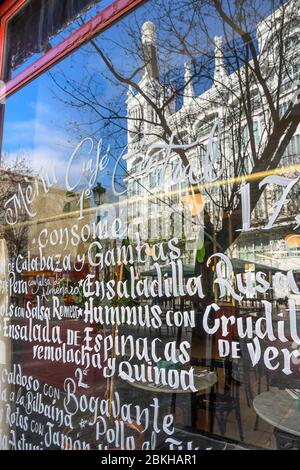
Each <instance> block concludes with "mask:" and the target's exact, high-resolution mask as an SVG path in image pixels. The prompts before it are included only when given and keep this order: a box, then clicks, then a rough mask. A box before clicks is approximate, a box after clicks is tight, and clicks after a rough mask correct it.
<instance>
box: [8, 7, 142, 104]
mask: <svg viewBox="0 0 300 470" xmlns="http://www.w3.org/2000/svg"><path fill="white" fill-rule="evenodd" d="M27 1H28V0H6V1H4V3H3V4H2V5H0V72H1V73H0V78H1V80H3V69H4V60H5V52H6V32H7V25H8V22H9V20H10V19H11V18H12V17H13V15H14V14H15V13H17V12H18V11H20V9H21V8H22V7H23V6H24V5H25V3H26V2H27ZM146 1H147V0H114V1H113V0H112V3H111V4H110V5H109V6H108V7H106V8H104V9H103V10H102V11H101V12H100V13H98V14H97V15H96V16H94V17H93V18H92V19H91V20H89V21H88V22H87V23H85V24H84V25H83V26H81V27H80V28H79V29H77V30H76V31H75V32H74V33H72V34H71V35H70V36H68V37H67V38H66V39H64V40H63V41H62V42H60V43H59V44H58V45H57V46H55V47H53V48H52V49H50V50H49V51H47V52H46V53H45V54H43V55H42V57H40V58H39V59H37V60H36V61H35V62H33V63H32V64H30V65H28V67H26V68H25V69H24V70H22V71H20V72H19V73H18V74H17V75H16V76H15V77H13V78H12V79H11V80H9V81H8V82H6V83H5V84H4V87H3V88H2V90H1V92H0V100H1V101H2V100H5V98H7V97H8V96H10V95H11V94H13V93H15V92H16V91H17V90H18V89H20V88H21V87H23V86H24V85H26V84H27V83H29V82H30V81H31V80H33V79H34V78H36V77H38V76H39V75H41V74H42V73H43V72H45V71H46V70H47V69H49V68H50V67H52V65H54V64H56V63H57V62H59V61H60V60H62V59H63V58H64V57H66V56H67V55H69V54H70V53H72V52H73V51H74V50H76V49H77V48H79V47H80V46H81V45H82V44H84V43H86V42H88V41H89V40H90V39H92V38H93V37H94V36H96V35H97V34H98V33H100V32H101V31H103V30H104V29H106V28H108V27H109V26H111V25H112V24H113V23H115V22H116V21H118V20H120V19H121V18H122V17H124V16H125V15H126V14H128V13H131V12H132V11H133V10H134V9H135V8H137V7H138V6H140V5H142V4H143V3H146ZM2 83H3V81H2Z"/></svg>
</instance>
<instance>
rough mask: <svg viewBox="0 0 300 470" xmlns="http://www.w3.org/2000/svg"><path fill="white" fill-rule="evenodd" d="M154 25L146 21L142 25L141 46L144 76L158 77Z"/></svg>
mask: <svg viewBox="0 0 300 470" xmlns="http://www.w3.org/2000/svg"><path fill="white" fill-rule="evenodd" d="M156 39H157V38H156V30H155V25H154V24H153V23H152V22H151V21H146V22H145V23H144V24H143V26H142V46H143V55H144V62H145V70H144V76H148V77H149V78H154V79H158V63H157V42H156Z"/></svg>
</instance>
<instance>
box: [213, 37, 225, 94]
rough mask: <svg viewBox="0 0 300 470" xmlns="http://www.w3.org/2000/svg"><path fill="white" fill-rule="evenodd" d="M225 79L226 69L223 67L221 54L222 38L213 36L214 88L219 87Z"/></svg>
mask: <svg viewBox="0 0 300 470" xmlns="http://www.w3.org/2000/svg"><path fill="white" fill-rule="evenodd" d="M225 77H226V69H225V65H224V57H223V52H222V37H221V36H215V73H214V82H215V86H218V85H221V83H222V82H223V80H224V78H225Z"/></svg>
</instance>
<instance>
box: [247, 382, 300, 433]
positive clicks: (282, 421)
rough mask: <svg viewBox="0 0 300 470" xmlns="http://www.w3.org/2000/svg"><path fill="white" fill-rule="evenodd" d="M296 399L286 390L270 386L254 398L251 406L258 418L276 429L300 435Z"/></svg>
mask: <svg viewBox="0 0 300 470" xmlns="http://www.w3.org/2000/svg"><path fill="white" fill-rule="evenodd" d="M297 406H298V400H296V399H295V398H293V397H291V396H290V395H289V393H288V392H287V391H286V390H279V389H278V388H275V387H274V388H271V389H270V390H269V391H268V392H263V393H261V394H260V395H258V396H257V397H255V398H254V401H253V407H254V410H255V411H256V413H257V414H258V416H259V417H260V418H262V419H263V420H264V421H266V422H267V423H269V424H271V425H272V426H274V427H275V428H277V429H280V430H281V431H284V432H286V433H289V434H293V435H294V436H300V410H298V409H297Z"/></svg>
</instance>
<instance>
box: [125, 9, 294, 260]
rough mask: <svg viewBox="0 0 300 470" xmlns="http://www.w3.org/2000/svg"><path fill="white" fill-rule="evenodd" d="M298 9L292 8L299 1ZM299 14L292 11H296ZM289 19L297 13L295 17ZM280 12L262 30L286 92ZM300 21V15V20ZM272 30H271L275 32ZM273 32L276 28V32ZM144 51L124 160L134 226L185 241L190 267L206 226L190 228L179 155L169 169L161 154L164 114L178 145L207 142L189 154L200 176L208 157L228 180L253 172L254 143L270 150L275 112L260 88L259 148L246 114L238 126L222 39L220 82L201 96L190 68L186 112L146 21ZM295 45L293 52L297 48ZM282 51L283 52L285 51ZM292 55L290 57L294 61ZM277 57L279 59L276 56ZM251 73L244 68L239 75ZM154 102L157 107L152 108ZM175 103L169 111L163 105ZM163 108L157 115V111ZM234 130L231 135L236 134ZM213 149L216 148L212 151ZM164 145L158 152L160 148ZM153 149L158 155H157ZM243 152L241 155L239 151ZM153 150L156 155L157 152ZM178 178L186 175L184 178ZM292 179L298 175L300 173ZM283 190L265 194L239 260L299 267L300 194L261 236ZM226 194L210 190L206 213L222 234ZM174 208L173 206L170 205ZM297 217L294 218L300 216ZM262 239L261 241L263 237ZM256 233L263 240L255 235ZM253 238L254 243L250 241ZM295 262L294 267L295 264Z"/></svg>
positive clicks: (266, 56)
mask: <svg viewBox="0 0 300 470" xmlns="http://www.w3.org/2000/svg"><path fill="white" fill-rule="evenodd" d="M291 5H292V3H291ZM291 8H292V6H291ZM289 14H291V15H292V14H293V15H294V12H292V13H291V12H290V13H289V11H287V18H288V15H289ZM277 16H279V11H278V12H276V13H275V15H274V17H270V18H267V19H266V20H264V21H262V22H261V23H260V24H259V25H258V28H257V39H258V47H259V52H260V56H259V60H260V61H261V64H266V67H269V68H270V70H272V71H273V73H272V74H271V73H270V77H269V78H268V80H269V83H268V86H269V88H270V89H271V90H272V89H273V90H274V92H275V91H276V89H277V87H278V80H277V77H276V73H274V71H275V72H276V67H277V65H276V57H278V55H276V54H275V52H276V47H277V45H276V34H275V33H276V30H277V29H276V24H277V20H278V18H277ZM293 18H294V16H293ZM270 25H271V26H270ZM272 28H273V29H272ZM298 29H299V25H298V23H294V19H291V20H290V21H288V20H286V27H285V34H286V47H287V52H286V55H285V59H286V60H288V61H289V62H288V67H287V65H286V73H285V75H284V79H283V84H282V86H281V96H280V112H281V113H284V112H285V111H286V109H287V107H288V105H289V102H290V100H291V97H292V95H293V93H294V92H295V90H296V79H297V78H298V77H299V76H300V66H299V65H298V63H297V62H296V59H295V58H296V54H295V51H296V50H297V48H299V33H298ZM141 33H142V47H143V52H144V59H145V67H144V71H143V74H142V77H141V80H140V82H139V87H140V88H141V90H142V93H136V92H134V91H133V89H132V88H130V89H129V91H128V98H127V110H128V111H127V118H128V152H127V154H126V155H125V156H124V158H125V160H126V162H127V170H128V176H127V178H126V180H127V184H128V193H129V197H130V200H131V201H132V203H131V209H130V221H131V224H132V227H133V230H134V231H139V232H141V233H143V231H144V232H145V237H147V238H148V240H151V239H161V240H164V239H167V238H170V237H172V236H177V237H178V238H179V239H180V238H181V239H183V240H184V242H183V244H182V247H183V248H184V249H185V252H186V253H185V261H186V262H188V263H191V262H192V261H193V249H194V248H195V240H196V238H197V237H198V235H199V230H201V229H199V225H195V224H192V223H191V224H188V229H187V230H186V229H185V224H186V223H187V221H188V220H189V219H191V218H192V217H191V206H190V205H189V204H188V205H187V204H186V200H185V199H184V197H183V196H184V195H186V190H187V186H188V185H187V182H186V181H181V182H180V181H178V178H177V177H176V175H175V176H174V173H176V172H177V162H178V160H180V159H179V156H178V155H177V154H176V153H175V152H172V154H171V156H170V158H168V159H167V163H166V151H165V150H164V149H162V148H159V145H160V143H161V142H162V139H161V138H160V136H162V133H163V132H164V126H163V124H162V123H161V120H160V117H159V115H158V112H160V110H161V109H164V111H163V113H164V118H165V119H166V121H167V123H168V126H169V127H170V128H171V129H172V131H173V132H174V133H175V135H176V137H177V139H178V142H179V143H181V144H182V145H184V144H190V143H192V142H195V141H196V140H197V139H199V142H200V145H198V146H195V147H193V148H191V149H189V150H186V151H185V153H186V155H187V156H188V160H189V161H190V162H194V168H196V170H195V172H196V174H197V175H202V174H203V171H204V169H203V161H204V155H208V154H209V158H210V159H211V160H212V161H213V162H214V167H213V168H211V169H210V171H211V173H212V174H211V176H212V177H213V176H216V175H218V172H219V170H220V169H222V177H223V178H224V179H226V178H230V177H232V176H239V174H245V173H246V174H247V173H250V172H251V170H252V165H253V164H252V156H251V155H252V154H251V144H252V145H254V146H255V148H256V150H257V151H259V149H261V148H262V147H263V145H264V142H265V135H266V129H267V125H268V124H267V113H266V107H265V104H264V95H263V93H262V92H261V91H260V89H259V86H256V85H255V84H252V85H251V86H250V87H249V88H250V89H249V95H250V99H251V106H252V119H253V122H252V125H253V135H254V141H255V142H254V143H253V142H250V140H249V134H248V132H247V125H246V123H247V122H246V116H243V115H242V116H241V118H240V122H239V123H238V124H235V123H234V119H235V116H236V115H237V112H238V111H239V110H240V109H241V108H240V96H239V81H238V73H237V72H232V73H230V74H229V73H228V72H227V70H228V64H227V63H226V60H225V56H224V53H223V51H222V39H221V38H220V37H216V38H215V55H214V77H213V83H212V86H211V87H210V88H209V89H208V90H206V91H205V92H203V93H202V94H200V95H199V96H197V94H196V90H195V89H196V86H195V84H194V80H193V71H192V65H190V64H185V65H184V69H185V70H184V72H183V70H182V75H184V80H185V87H184V92H183V96H182V100H181V103H180V106H178V103H176V104H175V102H174V100H171V99H170V100H169V96H170V95H169V90H168V88H167V87H166V86H163V85H162V84H161V83H160V81H159V70H158V60H157V56H158V53H159V51H157V38H156V31H155V26H154V25H153V23H151V22H146V23H144V25H143V27H142V31H141ZM291 45H292V47H291ZM277 52H278V51H277ZM290 54H291V56H290V58H289V55H290ZM273 57H274V58H273ZM239 73H240V74H243V73H244V70H243V68H241V69H240V70H239ZM147 97H149V98H150V99H151V101H152V102H154V106H153V105H152V104H150V103H149V100H147ZM166 101H169V104H168V106H166V107H165V108H163V106H162V105H163V103H164V102H166ZM155 105H156V106H157V109H156V107H155ZM217 121H218V122H219V123H221V124H222V130H221V132H220V133H219V135H218V128H217V126H216V127H215V133H213V134H212V132H211V131H212V128H213V127H214V124H215V123H216V122H217ZM229 129H230V131H229ZM208 143H209V149H208ZM155 145H156V148H155ZM151 148H152V150H151ZM236 148H238V150H234V149H236ZM149 149H150V150H149ZM233 152H239V153H242V154H243V159H244V166H246V168H244V169H243V171H244V173H239V172H236V170H234V169H233V166H234V165H233V164H232V161H230V159H231V160H232V157H231V155H233ZM299 156H300V133H299V129H298V130H297V131H296V133H295V134H294V136H293V137H292V139H291V141H290V143H289V145H288V148H287V150H286V152H285V154H284V156H283V157H282V160H281V163H280V166H290V165H294V164H297V163H299ZM177 174H178V173H177ZM287 176H290V177H292V176H293V174H291V173H290V174H289V175H287ZM281 191H282V190H281V189H280V188H278V190H277V189H276V188H272V190H270V189H268V190H266V191H264V193H263V194H262V196H261V198H260V200H259V202H258V204H257V205H256V207H255V210H254V211H253V213H252V226H253V227H254V230H253V231H251V232H250V233H249V236H247V235H244V234H243V235H241V236H240V237H239V239H238V242H237V243H236V244H235V245H234V246H233V247H232V255H233V256H235V257H239V258H242V259H245V260H247V259H248V260H252V261H256V262H258V263H264V264H266V265H271V266H273V267H274V268H279V269H285V262H286V258H287V257H289V266H292V267H293V268H297V267H299V256H298V251H299V249H300V243H299V247H298V244H297V243H296V241H295V240H294V243H293V244H292V245H293V249H291V247H292V245H291V243H288V242H287V241H286V240H285V238H286V235H287V233H289V231H290V232H291V233H293V228H294V227H295V224H294V217H295V211H296V214H297V205H298V204H297V201H298V198H297V193H296V192H294V193H293V197H292V203H291V204H290V205H285V206H284V207H283V210H282V211H281V213H280V217H279V218H278V221H277V222H278V223H277V225H280V227H279V228H274V229H272V231H263V230H261V227H262V225H264V224H265V223H266V220H267V218H268V216H270V213H269V209H270V207H272V205H273V204H274V202H275V201H276V198H277V199H278V196H280V194H281ZM221 197H222V195H221V191H220V188H219V187H218V186H217V185H216V187H215V188H214V189H213V190H210V195H209V196H207V195H205V194H204V199H205V207H206V209H207V211H208V213H209V214H210V216H211V219H212V220H213V221H214V225H215V228H216V230H219V228H220V225H221V224H222V212H221V211H220V210H218V208H217V205H215V204H214V203H213V200H216V201H218V202H220V201H221ZM170 206H171V207H170ZM292 214H293V215H292ZM258 233H259V235H258ZM254 234H255V235H256V236H255V237H254ZM248 240H249V241H248ZM292 260H293V261H292Z"/></svg>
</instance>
